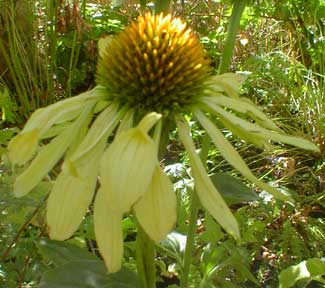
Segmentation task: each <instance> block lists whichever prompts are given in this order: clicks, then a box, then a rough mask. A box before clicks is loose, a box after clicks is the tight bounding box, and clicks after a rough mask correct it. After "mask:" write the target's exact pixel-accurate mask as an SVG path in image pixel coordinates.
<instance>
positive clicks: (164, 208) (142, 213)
mask: <svg viewBox="0 0 325 288" xmlns="http://www.w3.org/2000/svg"><path fill="white" fill-rule="evenodd" d="M134 212H135V214H136V216H137V219H138V221H139V223H140V225H141V226H142V227H143V229H144V231H145V232H146V233H147V234H148V235H149V236H150V238H151V239H153V240H154V241H156V242H158V241H160V240H162V239H164V238H165V237H166V235H167V234H168V233H169V232H170V231H171V230H172V228H173V227H174V225H175V223H176V196H175V193H174V190H173V185H172V183H171V181H170V180H169V178H168V177H167V176H166V175H165V173H164V172H163V171H162V170H161V168H160V167H159V164H157V165H156V167H155V170H154V173H153V175H152V180H151V184H150V186H149V188H148V190H147V192H146V193H145V194H144V195H143V197H142V198H141V199H140V200H139V201H138V202H137V203H136V204H135V205H134Z"/></svg>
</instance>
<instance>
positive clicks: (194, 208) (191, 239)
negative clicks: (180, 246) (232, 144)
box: [181, 135, 210, 288]
mask: <svg viewBox="0 0 325 288" xmlns="http://www.w3.org/2000/svg"><path fill="white" fill-rule="evenodd" d="M209 150H210V139H209V137H208V136H207V135H205V136H204V137H203V139H202V147H201V152H200V158H201V160H202V162H203V163H206V160H207V156H208V153H209ZM199 208H200V201H199V198H198V195H197V193H196V191H195V189H193V191H192V194H191V204H190V219H189V225H188V231H187V238H186V246H185V254H184V259H183V269H182V275H181V287H182V288H187V287H188V281H189V275H190V268H191V263H192V255H193V251H194V244H195V231H196V222H197V214H198V212H199Z"/></svg>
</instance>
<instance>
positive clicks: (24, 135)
mask: <svg viewBox="0 0 325 288" xmlns="http://www.w3.org/2000/svg"><path fill="white" fill-rule="evenodd" d="M94 91H96V90H95V89H94V90H92V91H88V92H85V93H83V94H80V95H79V96H75V97H72V98H69V99H66V100H63V101H59V102H57V103H55V104H52V105H50V106H48V107H46V108H40V109H38V110H36V111H35V112H34V113H33V114H32V116H31V117H30V119H29V120H28V121H27V123H26V125H25V127H24V128H23V130H22V131H21V132H20V133H19V134H18V135H17V136H16V137H14V138H13V139H12V140H11V141H10V142H9V145H8V149H9V159H10V161H11V162H12V163H13V164H18V165H23V164H24V163H26V162H27V161H28V160H30V159H31V158H32V157H33V155H34V154H35V152H36V149H37V146H38V141H39V140H40V139H41V138H42V136H43V135H44V134H45V133H46V132H48V130H49V129H50V128H51V127H52V126H53V125H54V124H59V123H62V122H65V121H70V120H73V119H74V118H76V117H78V115H79V114H80V113H81V112H82V111H83V107H85V106H86V103H89V104H90V103H93V104H94V103H96V102H97V101H98V100H99V99H100V97H101V96H100V95H99V96H98V95H97V94H96V93H95V92H94ZM23 142H25V145H26V147H24V148H23V150H21V151H19V149H21V147H23V146H24V145H21V143H23Z"/></svg>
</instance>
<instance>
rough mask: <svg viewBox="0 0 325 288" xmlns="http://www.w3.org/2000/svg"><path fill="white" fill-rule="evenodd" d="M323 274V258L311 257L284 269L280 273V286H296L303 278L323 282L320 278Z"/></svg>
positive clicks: (284, 287)
mask: <svg viewBox="0 0 325 288" xmlns="http://www.w3.org/2000/svg"><path fill="white" fill-rule="evenodd" d="M322 275H325V263H324V262H323V261H322V260H321V259H318V258H311V259H308V260H306V261H303V262H301V263H299V264H297V265H293V266H290V267H288V268H286V269H284V270H282V271H281V273H280V275H279V284H280V285H279V288H289V287H294V285H295V284H296V283H297V282H298V281H299V280H303V279H305V280H312V279H314V280H316V281H317V280H319V281H321V282H323V281H324V280H322V279H321V278H319V277H320V276H322ZM323 283H324V282H323Z"/></svg>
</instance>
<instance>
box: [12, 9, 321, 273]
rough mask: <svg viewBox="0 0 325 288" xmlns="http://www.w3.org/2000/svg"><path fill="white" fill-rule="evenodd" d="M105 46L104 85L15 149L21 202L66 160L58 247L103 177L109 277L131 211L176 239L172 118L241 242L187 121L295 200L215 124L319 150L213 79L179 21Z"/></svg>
mask: <svg viewBox="0 0 325 288" xmlns="http://www.w3.org/2000/svg"><path fill="white" fill-rule="evenodd" d="M101 46H103V47H104V48H103V50H101V51H100V59H99V62H98V73H97V80H98V84H99V85H98V86H97V87H95V88H94V89H93V90H91V91H88V92H85V93H83V94H81V95H79V96H75V97H72V98H70V99H67V100H63V101H60V102H58V103H56V104H53V105H51V106H49V107H47V108H42V109H39V110H37V111H36V112H35V113H34V114H33V115H32V116H31V118H30V119H29V121H28V122H27V123H26V125H25V127H24V129H23V130H22V131H21V132H20V133H19V134H18V135H17V136H16V137H15V138H13V139H12V141H11V142H10V144H9V147H8V148H9V158H10V160H11V162H12V164H13V165H26V169H25V170H24V172H23V173H22V174H21V175H20V176H18V177H17V179H16V182H15V185H14V193H15V195H16V196H18V197H19V196H23V195H25V194H27V193H28V192H30V191H31V190H32V189H33V188H34V187H35V186H36V185H37V184H38V183H39V182H40V181H42V179H43V178H44V177H45V176H46V175H47V174H48V173H49V172H50V171H51V169H53V167H54V166H55V165H56V164H57V163H58V162H59V161H61V160H63V164H62V170H61V172H60V174H59V175H58V177H57V178H56V180H55V182H54V186H53V189H52V191H51V194H50V196H49V199H48V203H47V223H48V227H49V235H50V237H51V238H52V239H57V240H64V239H67V238H69V237H71V235H72V234H73V233H74V232H75V231H76V230H77V229H78V227H79V225H80V223H81V221H82V219H83V217H84V215H85V213H86V211H87V208H88V206H89V204H90V203H91V201H92V199H93V197H94V193H95V190H96V186H97V180H98V178H99V182H100V187H99V189H98V191H97V195H96V199H95V206H94V220H95V224H94V225H95V234H96V238H97V242H98V247H99V250H100V252H101V254H102V256H103V258H104V260H105V263H106V266H107V267H108V270H109V272H115V271H117V270H119V269H120V267H121V261H122V255H123V237H122V230H121V225H122V224H121V223H122V219H123V215H124V214H125V213H128V212H129V211H131V210H133V211H134V213H135V215H136V217H137V219H138V222H139V223H140V225H141V226H142V227H143V230H144V231H145V232H146V233H147V234H148V235H149V237H151V238H152V239H153V240H154V241H156V242H158V241H160V240H161V239H163V238H164V237H165V236H166V235H167V233H169V231H170V230H171V229H172V228H173V226H174V224H175V222H176V197H175V194H174V191H173V186H172V183H171V181H170V180H169V179H168V177H167V176H166V175H165V174H164V172H163V171H162V169H161V168H160V166H159V159H158V155H157V154H158V150H159V148H161V147H160V146H161V143H160V140H159V139H160V136H161V134H162V133H164V136H166V135H167V133H168V131H164V130H163V129H162V120H164V119H165V118H168V119H169V120H170V121H174V122H175V124H176V126H177V129H178V135H179V137H180V140H181V141H182V143H183V144H184V147H185V149H186V151H187V153H188V154H189V158H190V163H191V167H192V176H193V178H194V180H195V186H196V191H197V194H198V196H199V199H200V201H201V203H202V206H203V207H204V208H206V209H207V211H208V212H209V213H210V214H211V215H212V216H213V217H214V218H215V219H216V220H217V221H218V222H219V223H220V224H221V225H222V227H223V228H224V229H225V230H226V231H227V232H228V233H229V234H231V235H233V237H235V238H236V239H239V238H240V233H239V228H238V225H237V222H236V219H235V217H234V216H233V214H232V212H231V211H230V209H229V208H228V207H227V205H226V203H225V201H224V200H223V198H222V197H221V195H220V194H219V192H218V191H217V190H216V188H215V186H214V185H213V183H212V182H211V180H210V178H209V177H208V175H207V172H206V170H205V168H204V165H203V163H202V162H201V160H200V158H199V157H198V155H197V153H196V150H195V146H194V143H193V140H192V138H191V131H190V126H189V124H188V122H187V121H186V119H185V117H184V116H185V114H186V115H193V116H194V117H195V118H196V119H197V120H198V122H199V123H200V124H201V126H202V127H203V128H204V129H205V131H206V132H207V134H208V135H209V136H210V137H211V140H212V142H213V143H214V144H215V146H216V148H217V149H218V150H219V151H220V152H221V154H222V155H223V156H224V158H225V159H226V160H227V161H228V162H229V163H230V164H231V165H232V166H233V167H234V168H236V169H237V170H238V171H239V172H240V173H241V174H242V175H243V176H244V177H246V178H247V179H248V180H250V181H252V182H254V183H255V184H256V185H258V186H259V187H260V188H262V189H263V190H266V191H268V192H270V193H271V194H273V195H274V196H275V197H276V198H278V199H281V200H286V201H291V202H293V200H292V199H291V197H290V195H285V194H283V193H281V192H279V191H278V190H276V189H274V188H273V187H270V186H269V185H267V184H266V183H264V182H261V181H260V180H258V179H257V178H256V177H255V176H254V175H253V174H252V172H251V171H250V170H249V168H248V166H247V165H246V163H245V162H244V160H243V159H242V158H241V157H240V155H239V153H238V152H237V151H236V150H235V148H234V147H233V146H232V145H231V144H230V143H229V142H228V140H227V139H226V138H225V137H224V135H223V133H222V132H221V131H220V130H219V129H218V127H217V126H216V125H215V124H214V122H213V121H211V120H210V117H216V118H218V119H219V121H220V122H222V124H223V125H224V126H225V127H227V128H228V129H230V130H232V132H233V133H234V134H237V135H238V136H239V137H242V138H243V139H244V140H247V141H250V142H253V143H255V144H257V145H261V146H271V145H270V144H269V141H270V140H273V141H276V142H282V143H287V144H290V145H295V146H297V147H300V148H303V149H308V150H312V151H318V148H317V147H316V146H315V145H314V144H312V143H311V142H309V141H307V140H304V139H301V138H297V137H293V136H288V135H285V134H284V133H283V132H282V131H281V129H279V128H278V127H277V126H276V125H275V124H274V123H273V122H272V121H271V120H270V119H268V118H267V117H266V116H265V115H264V114H263V113H262V112H261V111H260V110H259V109H258V108H257V107H256V106H255V105H254V104H253V103H251V102H250V101H249V100H247V99H243V98H240V97H239V89H240V84H241V82H242V80H243V79H242V77H240V76H238V75H235V74H231V73H228V74H224V75H219V76H209V75H208V72H209V67H208V61H207V60H206V56H205V54H204V52H203V50H202V47H201V46H200V44H199V42H198V40H197V39H196V37H195V36H194V34H193V33H192V32H191V30H189V29H188V28H187V27H186V25H185V24H183V23H182V21H181V20H180V19H178V18H172V17H171V16H170V15H168V16H166V17H164V16H163V15H159V16H152V15H151V14H146V15H145V16H143V17H142V16H140V17H139V19H138V22H134V23H133V24H132V25H131V26H130V27H129V28H126V29H125V31H124V32H122V33H121V34H120V35H118V36H117V37H116V38H115V39H110V40H109V41H107V43H105V44H103V43H102V44H101ZM208 115H210V116H208ZM247 118H249V119H252V120H254V123H252V122H250V121H248V120H247ZM114 131H116V132H115V137H114V140H113V141H112V142H111V144H109V143H108V142H109V141H108V138H109V137H110V136H112V135H113V132H114ZM163 138H165V137H163ZM43 139H46V143H47V144H44V143H43V142H42V140H43Z"/></svg>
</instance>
